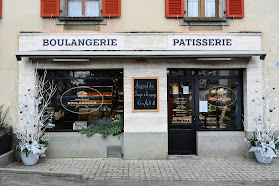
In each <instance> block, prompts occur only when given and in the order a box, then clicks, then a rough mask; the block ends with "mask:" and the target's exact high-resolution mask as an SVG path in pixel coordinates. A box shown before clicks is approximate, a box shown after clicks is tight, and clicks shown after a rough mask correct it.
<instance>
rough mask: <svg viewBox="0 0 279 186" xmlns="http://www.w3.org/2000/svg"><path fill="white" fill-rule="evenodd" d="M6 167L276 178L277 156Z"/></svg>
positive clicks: (97, 176) (87, 175) (107, 175)
mask: <svg viewBox="0 0 279 186" xmlns="http://www.w3.org/2000/svg"><path fill="white" fill-rule="evenodd" d="M6 168H7V169H19V170H30V171H35V170H37V171H46V172H62V173H82V174H83V178H84V179H93V180H111V179H113V180H116V179H126V180H134V179H136V180H195V181H199V180H204V181H224V180H255V181H256V180H257V181H261V180H279V159H273V162H272V163H271V164H270V165H262V164H259V163H257V162H256V161H255V160H250V159H205V158H200V159H191V158H189V159H184V160H122V159H88V158H87V159H82V158H79V159H41V160H40V161H39V163H38V164H36V165H35V166H25V165H23V164H22V163H21V162H17V163H13V164H10V165H8V166H7V167H6Z"/></svg>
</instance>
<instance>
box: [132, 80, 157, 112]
mask: <svg viewBox="0 0 279 186" xmlns="http://www.w3.org/2000/svg"><path fill="white" fill-rule="evenodd" d="M132 89H133V100H132V101H133V112H158V111H159V78H158V77H134V78H132Z"/></svg>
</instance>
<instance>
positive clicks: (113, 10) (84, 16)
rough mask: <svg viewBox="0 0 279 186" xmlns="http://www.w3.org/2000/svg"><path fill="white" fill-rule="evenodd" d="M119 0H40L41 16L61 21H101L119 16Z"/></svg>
mask: <svg viewBox="0 0 279 186" xmlns="http://www.w3.org/2000/svg"><path fill="white" fill-rule="evenodd" d="M120 16H121V0H41V17H59V20H63V21H101V20H102V19H103V17H109V18H111V17H120Z"/></svg>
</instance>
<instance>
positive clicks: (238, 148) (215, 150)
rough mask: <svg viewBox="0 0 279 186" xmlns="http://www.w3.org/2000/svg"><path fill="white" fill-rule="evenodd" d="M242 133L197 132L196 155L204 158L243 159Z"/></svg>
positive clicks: (245, 149)
mask: <svg viewBox="0 0 279 186" xmlns="http://www.w3.org/2000/svg"><path fill="white" fill-rule="evenodd" d="M245 136H246V135H245V132H244V131H210V132H208V131H198V132H197V155H198V156H199V157H206V158H218V157H220V158H245V157H246V155H247V152H248V146H247V143H246V142H245V141H244V138H245Z"/></svg>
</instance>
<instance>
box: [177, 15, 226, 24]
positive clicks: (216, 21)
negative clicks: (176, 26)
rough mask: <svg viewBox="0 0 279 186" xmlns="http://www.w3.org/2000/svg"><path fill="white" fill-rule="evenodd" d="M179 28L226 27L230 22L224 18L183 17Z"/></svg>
mask: <svg viewBox="0 0 279 186" xmlns="http://www.w3.org/2000/svg"><path fill="white" fill-rule="evenodd" d="M179 23H180V25H181V26H224V25H226V26H228V25H230V20H229V19H227V18H226V17H222V18H219V17H218V18H189V17H184V18H181V19H180V22H179Z"/></svg>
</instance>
